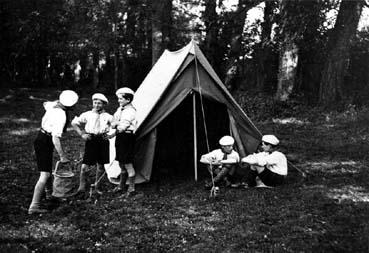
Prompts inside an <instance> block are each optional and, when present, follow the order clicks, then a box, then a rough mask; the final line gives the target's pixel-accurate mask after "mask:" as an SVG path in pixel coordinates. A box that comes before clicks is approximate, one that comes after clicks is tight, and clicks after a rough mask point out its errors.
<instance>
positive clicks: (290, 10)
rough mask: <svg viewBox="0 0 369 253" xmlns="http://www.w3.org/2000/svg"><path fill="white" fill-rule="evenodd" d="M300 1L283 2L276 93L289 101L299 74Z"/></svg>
mask: <svg viewBox="0 0 369 253" xmlns="http://www.w3.org/2000/svg"><path fill="white" fill-rule="evenodd" d="M298 4H301V3H298V2H292V1H291V2H290V1H289V0H284V1H282V3H281V19H282V24H281V31H280V33H281V35H282V42H281V49H280V52H279V67H278V84H277V92H276V94H275V97H274V98H275V100H276V101H281V102H282V101H287V100H288V98H289V96H290V95H291V93H292V91H293V88H294V85H295V80H296V74H297V63H298V46H297V44H296V37H298V29H296V26H295V22H296V19H297V17H298V15H300V14H301V11H299V10H296V9H297V7H298V6H297V5H298Z"/></svg>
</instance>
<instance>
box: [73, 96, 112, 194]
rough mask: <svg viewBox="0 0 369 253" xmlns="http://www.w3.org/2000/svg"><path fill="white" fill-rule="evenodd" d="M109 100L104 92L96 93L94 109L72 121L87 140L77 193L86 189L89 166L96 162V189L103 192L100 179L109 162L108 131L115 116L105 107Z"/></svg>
mask: <svg viewBox="0 0 369 253" xmlns="http://www.w3.org/2000/svg"><path fill="white" fill-rule="evenodd" d="M108 102H109V101H108V99H107V98H106V97H105V96H104V95H103V94H101V93H95V94H94V95H93V96H92V110H90V111H87V112H84V113H82V114H81V115H80V116H79V117H75V118H74V119H73V121H72V126H73V128H74V129H75V130H76V132H77V133H78V134H79V135H80V136H81V137H82V139H84V140H85V141H86V143H85V154H84V156H83V161H82V166H81V174H80V183H79V187H78V190H77V193H82V192H85V191H86V172H87V170H88V168H89V166H91V165H95V164H96V177H95V191H96V193H98V194H102V192H101V191H100V189H99V181H100V180H99V179H100V177H101V175H102V174H103V172H104V164H106V163H109V140H108V138H107V132H108V131H109V129H110V126H111V123H112V121H113V116H112V115H110V114H109V113H107V112H105V109H104V108H105V106H106V105H107V104H108ZM82 125H84V129H83V130H82Z"/></svg>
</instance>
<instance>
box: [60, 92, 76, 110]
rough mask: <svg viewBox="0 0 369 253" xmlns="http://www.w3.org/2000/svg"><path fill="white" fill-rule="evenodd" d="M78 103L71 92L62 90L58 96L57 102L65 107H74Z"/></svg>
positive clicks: (74, 94)
mask: <svg viewBox="0 0 369 253" xmlns="http://www.w3.org/2000/svg"><path fill="white" fill-rule="evenodd" d="M77 101H78V95H77V93H75V92H74V91H72V90H63V91H62V93H60V96H59V102H60V103H61V104H62V105H64V106H66V107H71V106H73V105H75V104H76V103H77Z"/></svg>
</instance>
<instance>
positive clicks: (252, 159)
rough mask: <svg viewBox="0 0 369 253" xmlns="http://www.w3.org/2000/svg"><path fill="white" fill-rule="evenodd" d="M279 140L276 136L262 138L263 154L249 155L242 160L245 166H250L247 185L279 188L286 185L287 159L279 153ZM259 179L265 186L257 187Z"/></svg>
mask: <svg viewBox="0 0 369 253" xmlns="http://www.w3.org/2000/svg"><path fill="white" fill-rule="evenodd" d="M278 144H279V140H278V139H277V137H275V136H274V135H264V136H263V137H262V142H261V149H262V152H260V153H256V154H252V155H248V156H246V157H244V158H242V160H241V162H242V163H243V164H248V165H250V171H249V175H248V177H247V184H248V186H249V187H254V186H264V185H265V186H272V187H274V186H278V185H281V184H283V183H284V181H285V179H286V177H287V170H288V169H287V158H286V156H285V155H284V154H283V153H281V152H279V151H277V150H276V148H277V145H278ZM257 177H258V178H259V179H260V180H261V182H262V183H263V184H264V185H263V184H259V185H257V182H256V179H257Z"/></svg>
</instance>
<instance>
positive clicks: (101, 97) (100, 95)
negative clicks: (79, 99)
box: [92, 93, 109, 103]
mask: <svg viewBox="0 0 369 253" xmlns="http://www.w3.org/2000/svg"><path fill="white" fill-rule="evenodd" d="M94 99H99V100H101V101H103V102H105V103H109V100H108V99H107V98H106V97H105V96H104V94H102V93H95V94H93V95H92V100H94Z"/></svg>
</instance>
